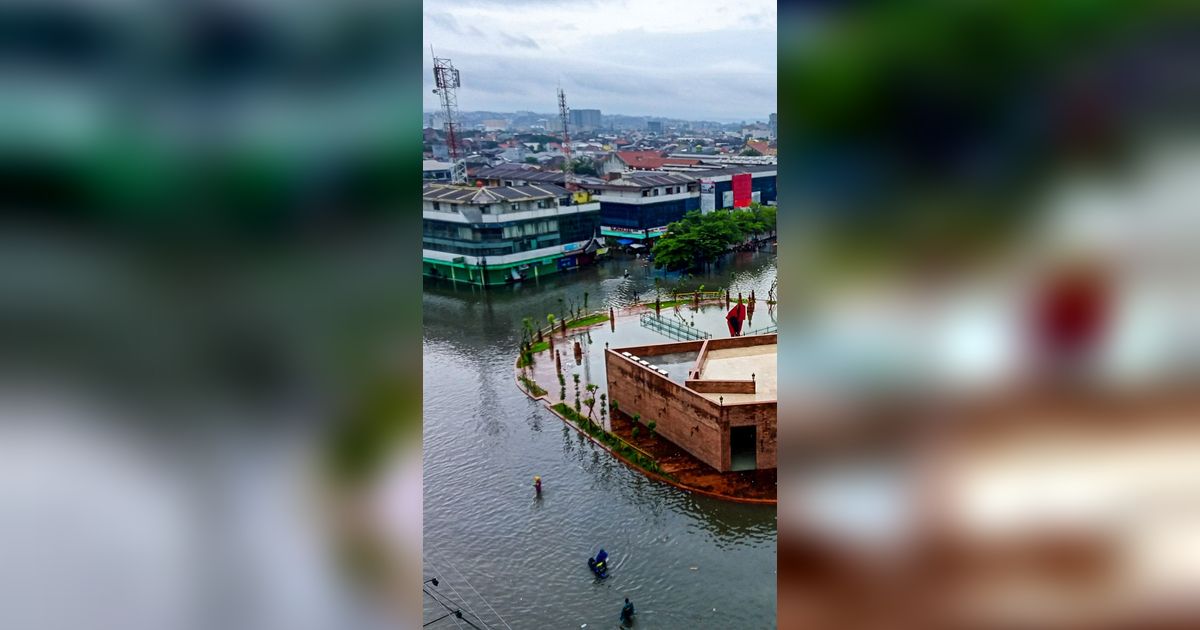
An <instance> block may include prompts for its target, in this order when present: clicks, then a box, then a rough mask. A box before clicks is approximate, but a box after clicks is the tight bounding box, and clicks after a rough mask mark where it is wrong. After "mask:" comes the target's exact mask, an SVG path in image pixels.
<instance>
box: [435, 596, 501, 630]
mask: <svg viewBox="0 0 1200 630" xmlns="http://www.w3.org/2000/svg"><path fill="white" fill-rule="evenodd" d="M422 590H424V591H425V593H426V594H427V595H429V596H430V597H432V598H433V601H435V602H437V603H439V604H441V605H442V607H444V608H445V609H446V610H450V606H448V605H447V604H446V603H445V602H443V601H441V600H440V599H438V597H439V596H440V597H441V598H442V599H445V600H446V601H447V602H450V603H451V604H454V606H455V608H456V610H459V611H465V612H467V613H468V614H470V615H471V616H473V617H475V618H476V619H478V620H479V623H482V624H483V625H484V628H487V627H488V624H487V623H485V622H484V621H483V618H482V617H480V616H479V615H477V614H475V613H474V612H473V611H472V610H471V609H469V608H467V607H466V606H464V605H462V604H461V603H459V602H456V601H454V600H452V599H450V598H449V597H446V595H445V594H444V593H440V592H438V591H435V590H433V588H425V589H422ZM458 618H459V619H462V620H463V621H465V622H467V623H469V624H471V627H473V628H479V626H477V625H475V624H474V623H471V620H470V619H467V618H466V617H463V616H462V615H459V616H458ZM480 630H483V629H482V628H481V629H480Z"/></svg>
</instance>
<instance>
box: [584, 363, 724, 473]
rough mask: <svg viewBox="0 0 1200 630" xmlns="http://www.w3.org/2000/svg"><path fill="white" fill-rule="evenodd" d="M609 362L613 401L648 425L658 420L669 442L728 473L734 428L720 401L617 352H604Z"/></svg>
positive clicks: (661, 430) (607, 370)
mask: <svg viewBox="0 0 1200 630" xmlns="http://www.w3.org/2000/svg"><path fill="white" fill-rule="evenodd" d="M691 343H692V344H693V345H696V346H698V345H699V344H698V343H696V342H691ZM672 345H674V344H672ZM623 350H624V351H626V352H631V353H633V354H637V353H636V352H633V351H632V350H628V349H623ZM639 356H640V355H639ZM604 362H605V369H606V373H607V378H608V397H609V400H615V401H617V403H618V404H619V405H620V410H621V411H622V412H624V413H625V414H627V415H630V416H632V415H633V414H635V413H636V414H641V416H642V421H643V422H649V421H650V420H654V421H655V422H657V425H656V427H655V430H656V431H657V432H658V433H659V434H660V435H662V436H663V437H664V438H666V439H668V440H670V441H671V442H673V443H675V444H677V445H679V446H680V447H682V448H683V449H685V450H687V451H688V452H689V453H691V454H692V455H693V456H695V457H696V458H697V459H699V460H700V461H702V462H704V463H706V464H708V465H709V466H712V467H713V468H715V469H717V470H721V471H725V470H729V428H728V425H727V424H723V423H722V422H721V418H720V413H721V409H720V406H719V405H717V403H714V402H712V401H710V400H708V399H707V398H704V397H703V396H700V395H698V394H696V393H695V392H691V391H689V390H687V389H686V388H684V387H683V386H682V385H679V384H678V383H674V382H672V381H671V380H670V379H668V378H666V377H664V376H662V375H661V374H658V373H657V372H654V371H652V370H650V369H649V368H646V367H643V366H641V365H637V364H635V363H633V362H632V361H630V360H628V359H626V358H625V357H623V356H621V355H620V354H619V353H618V352H616V351H614V350H607V351H606V352H605V357H604Z"/></svg>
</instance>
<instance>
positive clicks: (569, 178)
mask: <svg viewBox="0 0 1200 630" xmlns="http://www.w3.org/2000/svg"><path fill="white" fill-rule="evenodd" d="M569 112H570V110H568V109H567V95H566V94H564V93H563V90H562V88H561V87H560V88H558V117H559V118H561V119H562V129H563V146H562V151H563V157H564V158H566V161H565V162H564V163H563V180H564V182H565V183H566V185H567V186H566V188H567V190H572V191H573V190H576V188H577V187H576V185H575V165H574V164H572V163H571V134H570V133H568V132H567V119H568V118H569V116H568V114H569Z"/></svg>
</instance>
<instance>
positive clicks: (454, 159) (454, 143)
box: [429, 46, 467, 184]
mask: <svg viewBox="0 0 1200 630" xmlns="http://www.w3.org/2000/svg"><path fill="white" fill-rule="evenodd" d="M429 53H430V54H432V55H434V56H433V80H434V84H435V85H437V87H436V88H434V90H433V92H434V94H437V95H438V96H439V97H440V98H441V100H442V116H444V117H445V118H446V123H445V130H446V147H447V148H448V149H449V151H450V163H451V164H452V165H453V166H451V168H450V182H451V183H453V184H465V183H467V165H466V163H465V162H464V161H463V160H462V158H461V157H460V155H459V150H458V132H457V127H458V88H459V86H461V85H462V82H461V81H460V80H459V77H458V70H456V69H455V68H454V64H452V63H450V60H449V59H446V58H439V57H438V56H437V55H436V54H434V52H433V46H430V47H429Z"/></svg>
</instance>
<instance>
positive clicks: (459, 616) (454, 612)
mask: <svg viewBox="0 0 1200 630" xmlns="http://www.w3.org/2000/svg"><path fill="white" fill-rule="evenodd" d="M421 590H422V591H425V594H426V595H428V596H430V597H432V598H433V601H435V602H437V603H439V604H441V605H442V608H445V609H446V610H447V611H449V614H447V615H442V616H441V617H438V618H437V619H434V620H433V621H439V620H441V619H445V618H446V617H448V616H450V614H452V615H454V617H455V618H454V623H455V624H456V625H457V624H458V622H459V620H462V621H465V622H467V625H469V626H471V627H472V628H475V629H476V630H484V628H480V627H479V626H477V625H475V624H474V623H471V620H470V619H467V618H466V617H463V616H462V608H461V607H460V608H451V607H450V606H449V605H447V604H446V603H445V602H443V601H442V600H440V599H438V598H437V597H435V596H434V594H433V593H430V592H429V591H428V590H427V589H424V588H422V589H421ZM443 597H444V596H443ZM472 614H474V613H472ZM476 617H477V618H478V615H476ZM433 621H430V622H429V623H433ZM480 621H482V620H480ZM429 623H427V624H425V625H426V626H427V625H429ZM422 627H424V626H422Z"/></svg>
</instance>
